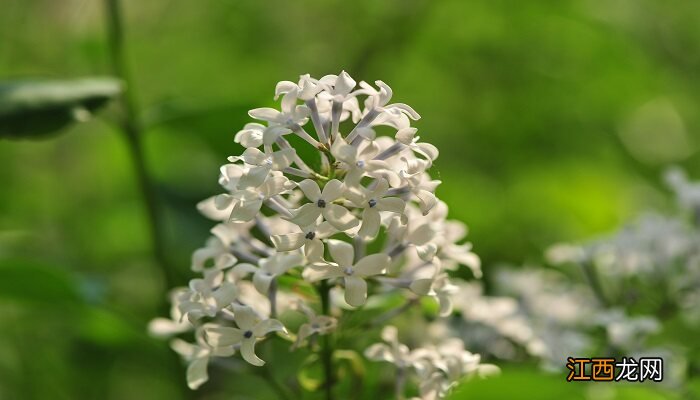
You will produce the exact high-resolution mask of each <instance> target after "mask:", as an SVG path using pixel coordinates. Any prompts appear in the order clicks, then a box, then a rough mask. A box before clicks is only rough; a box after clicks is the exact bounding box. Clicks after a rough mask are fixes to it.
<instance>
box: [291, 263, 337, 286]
mask: <svg viewBox="0 0 700 400" xmlns="http://www.w3.org/2000/svg"><path fill="white" fill-rule="evenodd" d="M343 275H345V274H344V272H343V269H342V268H339V267H337V266H335V265H328V264H325V265H312V266H311V267H309V268H306V269H305V270H304V272H303V274H302V276H303V277H304V279H306V280H307V281H309V282H318V281H322V280H324V279H332V278H340V277H341V276H343Z"/></svg>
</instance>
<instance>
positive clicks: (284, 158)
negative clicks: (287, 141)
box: [272, 148, 296, 171]
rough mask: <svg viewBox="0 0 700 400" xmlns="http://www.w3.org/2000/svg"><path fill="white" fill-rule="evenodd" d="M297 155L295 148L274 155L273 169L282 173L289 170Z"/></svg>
mask: <svg viewBox="0 0 700 400" xmlns="http://www.w3.org/2000/svg"><path fill="white" fill-rule="evenodd" d="M295 155H296V150H294V148H289V149H283V150H280V151H276V152H274V153H272V167H273V168H274V169H275V170H276V171H281V170H283V169H285V168H287V167H288V166H289V165H290V164H291V163H292V161H293V160H294V156H295Z"/></svg>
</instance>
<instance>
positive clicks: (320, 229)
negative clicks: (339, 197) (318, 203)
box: [315, 221, 338, 239]
mask: <svg viewBox="0 0 700 400" xmlns="http://www.w3.org/2000/svg"><path fill="white" fill-rule="evenodd" d="M315 232H316V238H317V239H325V238H327V237H329V236H333V235H335V234H336V233H338V230H337V229H335V228H334V227H333V225H331V224H330V223H328V222H327V221H323V222H321V223H320V224H319V225H318V226H317V227H316V230H315Z"/></svg>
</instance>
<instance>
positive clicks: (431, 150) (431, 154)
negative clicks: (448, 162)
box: [413, 143, 440, 161]
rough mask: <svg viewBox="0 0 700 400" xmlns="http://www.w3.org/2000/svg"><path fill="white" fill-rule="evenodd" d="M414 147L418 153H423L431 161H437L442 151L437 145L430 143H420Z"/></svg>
mask: <svg viewBox="0 0 700 400" xmlns="http://www.w3.org/2000/svg"><path fill="white" fill-rule="evenodd" d="M413 149H414V151H415V152H416V153H419V154H422V155H423V156H425V157H426V158H427V159H429V160H430V161H435V160H436V159H437V158H438V156H439V155H440V151H439V150H438V149H437V147H435V146H433V145H432V144H430V143H418V144H416V147H414V148H413Z"/></svg>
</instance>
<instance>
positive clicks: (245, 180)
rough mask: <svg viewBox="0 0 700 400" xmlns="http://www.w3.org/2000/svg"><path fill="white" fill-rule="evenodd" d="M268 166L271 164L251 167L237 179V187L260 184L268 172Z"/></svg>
mask: <svg viewBox="0 0 700 400" xmlns="http://www.w3.org/2000/svg"><path fill="white" fill-rule="evenodd" d="M270 168H271V166H269V165H266V166H263V167H253V168H251V169H250V170H248V172H246V173H245V174H243V176H241V179H240V180H239V181H238V187H239V188H241V189H243V188H249V187H250V188H252V187H258V186H260V185H262V184H263V182H265V178H267V174H268V173H270Z"/></svg>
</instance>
